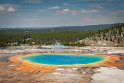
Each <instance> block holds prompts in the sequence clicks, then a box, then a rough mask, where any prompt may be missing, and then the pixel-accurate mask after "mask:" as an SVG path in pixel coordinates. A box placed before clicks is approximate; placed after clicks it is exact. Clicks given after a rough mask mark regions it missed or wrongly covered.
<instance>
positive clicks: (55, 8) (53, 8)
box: [48, 6, 60, 10]
mask: <svg viewBox="0 0 124 83" xmlns="http://www.w3.org/2000/svg"><path fill="white" fill-rule="evenodd" d="M48 9H50V10H57V9H60V7H59V6H54V7H49V8H48Z"/></svg>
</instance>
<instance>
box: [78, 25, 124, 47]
mask: <svg viewBox="0 0 124 83" xmlns="http://www.w3.org/2000/svg"><path fill="white" fill-rule="evenodd" d="M79 42H80V43H84V44H86V45H96V46H124V23H118V24H114V25H113V26H112V28H109V29H104V30H99V31H98V32H97V33H96V34H95V35H91V36H89V37H87V38H84V39H82V40H80V41H79Z"/></svg>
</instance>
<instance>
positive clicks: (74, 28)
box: [0, 24, 112, 32]
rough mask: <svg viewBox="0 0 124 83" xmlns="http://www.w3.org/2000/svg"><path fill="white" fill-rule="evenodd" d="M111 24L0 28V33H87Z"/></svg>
mask: <svg viewBox="0 0 124 83" xmlns="http://www.w3.org/2000/svg"><path fill="white" fill-rule="evenodd" d="M111 27H112V24H100V25H88V26H59V27H51V28H40V27H29V28H0V32H1V31H2V32H11V31H17V32H24V31H25V32H26V31H29V32H30V31H31V32H46V31H89V30H98V29H105V28H111Z"/></svg>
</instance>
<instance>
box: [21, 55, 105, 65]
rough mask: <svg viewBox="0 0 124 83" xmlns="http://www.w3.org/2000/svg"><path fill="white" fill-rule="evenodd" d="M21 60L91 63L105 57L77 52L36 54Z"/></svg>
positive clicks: (67, 63)
mask: <svg viewBox="0 0 124 83" xmlns="http://www.w3.org/2000/svg"><path fill="white" fill-rule="evenodd" d="M22 59H23V60H27V61H29V62H32V63H37V64H47V65H61V66H63V65H81V64H92V63H96V62H100V61H103V60H105V57H103V56H99V55H92V56H91V55H78V54H75V55H74V54H73V55H72V54H37V55H31V56H24V57H22Z"/></svg>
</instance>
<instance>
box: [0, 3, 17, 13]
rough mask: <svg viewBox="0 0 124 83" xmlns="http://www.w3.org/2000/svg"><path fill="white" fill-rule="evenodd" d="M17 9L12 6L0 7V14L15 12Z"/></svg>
mask: <svg viewBox="0 0 124 83" xmlns="http://www.w3.org/2000/svg"><path fill="white" fill-rule="evenodd" d="M16 11H17V9H16V8H15V7H14V6H13V5H8V4H6V5H1V6H0V13H10V12H16Z"/></svg>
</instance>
